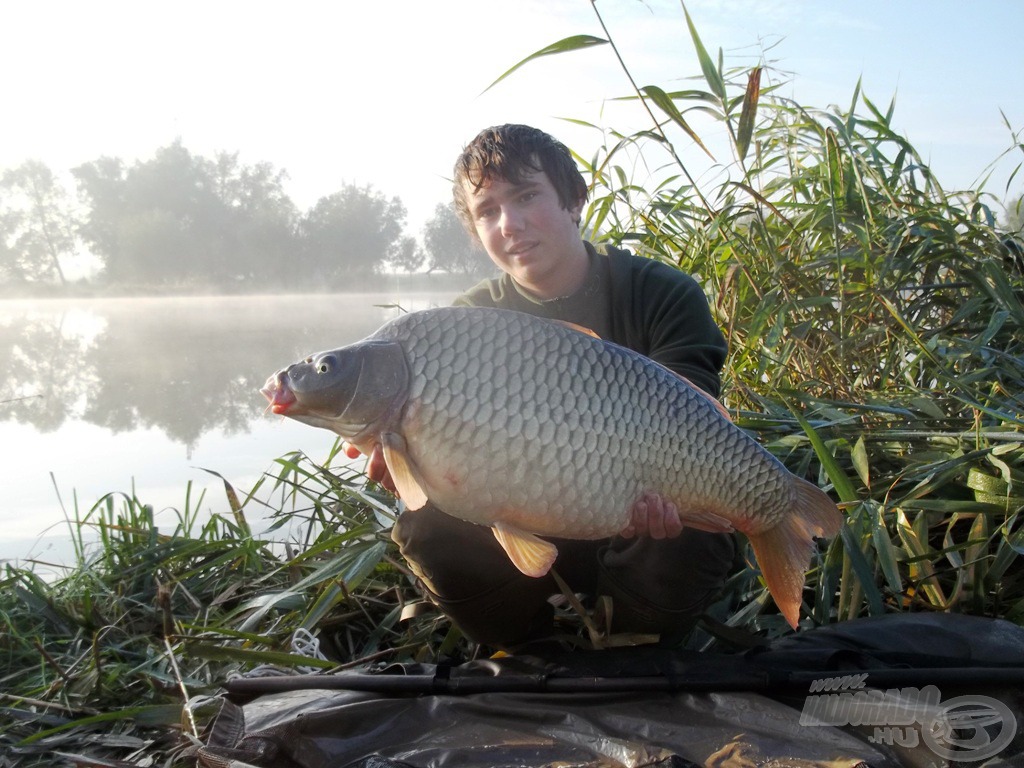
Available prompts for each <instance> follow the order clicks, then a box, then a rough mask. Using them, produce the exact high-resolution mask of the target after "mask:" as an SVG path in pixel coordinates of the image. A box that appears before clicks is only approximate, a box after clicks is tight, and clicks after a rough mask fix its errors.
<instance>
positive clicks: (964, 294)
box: [577, 7, 1024, 628]
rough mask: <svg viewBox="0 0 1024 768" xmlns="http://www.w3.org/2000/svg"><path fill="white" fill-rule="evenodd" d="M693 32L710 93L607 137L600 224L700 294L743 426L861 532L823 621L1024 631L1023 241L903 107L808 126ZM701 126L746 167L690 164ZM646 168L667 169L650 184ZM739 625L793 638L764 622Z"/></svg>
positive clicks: (867, 105)
mask: <svg viewBox="0 0 1024 768" xmlns="http://www.w3.org/2000/svg"><path fill="white" fill-rule="evenodd" d="M595 12H597V8H596V7H595ZM686 18H687V23H688V26H689V34H690V37H691V42H692V43H693V46H694V48H695V50H696V52H697V56H698V60H699V62H700V66H701V71H702V76H703V80H704V84H705V86H706V90H701V89H694V90H689V91H677V92H674V93H668V92H666V91H664V90H662V89H660V88H657V87H655V86H645V87H637V88H636V89H635V93H634V95H633V96H631V97H626V98H627V99H630V100H632V101H635V102H637V103H639V104H642V105H643V106H644V107H645V111H646V113H647V114H648V115H650V117H651V120H652V122H651V124H650V125H649V126H647V127H644V128H643V129H641V130H637V131H633V132H632V133H625V132H621V131H615V130H606V131H605V136H606V137H607V139H608V140H606V141H605V142H604V145H603V147H602V149H601V150H599V151H598V152H597V153H596V154H595V156H594V157H593V158H591V159H590V160H589V161H587V160H584V161H583V162H584V166H585V167H586V169H587V171H588V172H589V174H590V186H591V190H592V201H591V204H590V207H589V210H588V212H587V216H588V219H587V222H586V225H585V226H587V228H589V229H592V230H601V231H603V232H604V233H605V234H606V236H607V237H608V238H609V239H611V240H612V241H615V242H618V243H625V244H627V245H630V246H631V247H633V248H634V249H635V250H637V251H638V252H640V253H642V254H644V255H646V256H649V257H651V258H656V259H661V260H663V261H666V262H669V263H671V264H674V265H676V266H678V267H679V268H681V269H684V270H686V271H687V272H690V273H693V274H695V275H696V276H698V278H699V279H700V280H701V282H702V284H703V285H704V286H705V288H706V290H707V292H708V295H709V297H710V299H711V302H712V305H713V309H714V311H715V312H716V314H717V317H718V319H719V321H720V324H721V326H722V327H723V329H725V331H726V334H727V336H728V340H729V345H730V357H729V360H728V363H727V369H726V383H727V392H726V400H727V403H728V405H729V407H730V408H731V410H732V411H733V413H734V414H736V420H737V423H739V424H740V425H741V426H743V427H745V428H748V429H750V430H751V431H753V432H756V433H758V434H759V435H760V436H761V437H762V439H763V440H764V442H765V443H766V445H768V447H769V448H770V449H771V450H772V451H773V452H775V453H776V455H778V456H779V457H780V458H782V459H783V460H784V461H786V463H787V464H788V465H789V466H790V467H791V468H792V469H793V470H794V471H796V472H798V473H803V474H809V475H810V476H812V477H817V478H818V479H819V481H820V482H821V484H822V485H823V486H824V487H826V488H830V489H831V490H832V491H833V492H834V494H835V495H836V497H837V498H838V500H839V501H840V502H841V505H842V507H843V508H844V510H845V512H846V515H847V525H846V527H845V528H844V531H843V534H842V536H840V537H837V538H836V539H835V540H834V541H832V542H831V543H830V544H829V547H828V549H827V550H826V551H825V552H824V553H823V559H822V562H821V566H820V567H819V568H818V569H816V570H815V571H814V572H813V573H812V574H811V577H810V579H809V585H808V590H807V594H808V601H807V604H806V606H805V607H806V610H807V614H808V616H809V618H810V619H811V620H813V621H814V622H820V623H828V622H832V621H837V620H843V619H849V618H854V617H856V616H860V615H873V614H878V613H883V612H886V611H899V610H907V609H911V610H916V609H927V610H941V611H964V612H970V613H978V614H982V615H989V616H1002V617H1006V618H1010V619H1011V620H1014V621H1017V622H1020V621H1022V620H1024V584H1022V577H1021V576H1020V575H1018V574H1020V573H1021V568H1020V565H1021V564H1020V562H1019V561H1018V559H1017V558H1018V556H1019V555H1020V554H1021V552H1022V550H1021V546H1020V545H1021V538H1020V536H1021V534H1020V523H1021V520H1020V518H1021V514H1022V510H1024V492H1022V491H1021V482H1022V480H1024V432H1022V429H1021V428H1022V426H1024V416H1022V414H1024V398H1022V397H1021V392H1022V391H1024V306H1022V300H1024V279H1022V271H1021V267H1022V264H1021V262H1020V260H1019V253H1020V251H1019V249H1014V247H1013V244H1012V242H1010V241H1009V239H1008V237H1009V235H1010V234H1011V233H1008V232H1006V231H1000V229H999V228H998V227H997V226H996V223H995V217H994V216H993V215H992V212H991V210H990V208H989V205H988V204H987V202H986V195H985V194H984V192H983V191H982V189H978V190H973V191H969V192H958V193H955V194H953V193H947V192H946V191H945V190H944V189H943V188H942V186H941V185H940V184H939V182H938V180H937V179H936V178H934V176H933V174H932V173H931V170H930V169H929V168H928V166H927V165H926V164H925V162H924V161H923V160H922V158H921V157H920V156H919V155H918V153H917V152H916V151H915V150H914V148H913V146H912V145H911V143H910V142H909V141H908V140H907V139H905V138H904V137H902V136H900V135H898V134H897V133H896V131H895V130H894V129H893V127H892V125H893V113H894V110H895V105H894V104H890V105H889V106H888V108H887V109H885V110H881V109H879V108H878V107H877V106H876V105H875V104H874V103H873V102H872V101H871V100H870V99H869V98H868V97H867V96H865V95H863V94H862V93H861V90H860V86H859V85H858V86H857V88H856V89H855V91H854V95H853V98H852V100H851V107H850V109H849V110H846V111H843V110H839V109H836V108H832V109H829V110H817V109H812V108H807V107H803V106H800V105H799V104H796V103H794V102H792V101H790V100H788V99H784V98H781V97H779V96H777V95H776V93H775V92H776V91H777V90H778V89H777V86H770V87H766V88H763V87H762V81H763V80H764V78H765V73H766V72H769V71H770V70H769V69H768V67H767V65H762V66H758V67H754V68H753V69H751V70H750V71H744V70H726V69H725V68H724V64H723V63H722V60H721V56H720V57H719V60H718V61H716V60H715V59H714V58H713V57H712V56H711V55H710V54H709V53H708V51H707V49H706V48H705V46H704V44H703V42H702V41H701V39H700V37H699V35H698V32H697V29H696V27H695V25H694V24H693V21H692V19H691V18H690V16H689V14H688V13H687V14H686ZM609 38H610V36H609ZM609 42H611V40H609ZM612 44H613V45H614V43H612ZM620 61H621V58H620ZM624 66H625V65H624ZM630 81H631V82H632V78H631V77H630ZM695 114H699V115H700V116H701V119H702V120H704V121H709V120H710V121H711V124H712V128H711V129H709V130H710V131H711V132H713V133H715V134H722V133H723V130H722V128H724V135H726V136H728V137H729V142H730V146H729V148H728V149H729V150H730V151H731V153H732V158H733V159H732V161H731V162H728V163H724V162H721V161H718V162H716V163H714V164H712V166H711V168H709V169H701V170H700V171H695V170H693V167H692V166H693V163H695V162H696V161H693V163H691V162H690V161H686V162H684V160H683V159H682V158H683V157H684V156H686V157H690V156H695V157H697V158H700V157H701V153H699V152H696V153H695V152H692V151H690V147H693V146H694V145H695V146H696V147H697V148H698V149H700V150H702V152H704V153H706V154H710V153H708V152H707V148H706V147H705V143H704V142H702V141H701V140H700V138H699V136H697V135H695V134H694V129H693V127H692V120H689V121H688V116H691V115H695ZM656 115H660V117H658V116H656ZM577 122H578V121H577ZM717 126H721V127H717ZM595 130H597V128H596V127H595ZM716 151H717V147H716ZM659 157H663V158H664V162H659V160H658V158H659ZM637 158H642V163H640V162H638V160H637ZM646 168H657V169H658V171H657V172H656V173H655V174H653V175H651V176H650V177H649V178H646V179H643V180H642V181H637V179H638V177H639V176H640V174H641V173H643V172H644V169H646ZM695 178H702V179H705V178H712V179H714V181H713V182H712V183H710V184H709V183H705V184H702V185H698V184H696V183H695V182H694V179H695ZM734 587H735V590H734V593H733V594H732V596H731V599H732V602H731V603H729V606H730V608H731V609H732V610H734V611H735V610H736V609H738V608H739V607H740V606H748V607H749V606H751V605H753V604H754V603H751V602H750V600H752V599H754V598H758V597H760V598H762V599H763V591H762V588H761V587H760V584H759V583H758V581H757V575H756V573H755V572H750V573H746V574H740V575H739V576H738V577H737V580H736V582H735V584H734ZM760 610H761V608H760V607H758V608H757V609H756V611H760ZM729 621H730V623H733V624H746V625H747V626H748V628H754V627H762V628H774V627H778V626H780V625H779V623H778V622H777V620H776V617H772V616H765V617H762V618H760V619H759V618H756V616H754V615H753V614H751V612H750V610H740V611H739V612H734V613H732V614H731V615H730V616H729Z"/></svg>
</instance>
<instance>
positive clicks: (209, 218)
mask: <svg viewBox="0 0 1024 768" xmlns="http://www.w3.org/2000/svg"><path fill="white" fill-rule="evenodd" d="M72 173H73V174H74V175H75V177H76V178H77V180H78V184H79V191H80V193H81V195H82V197H83V199H85V200H86V201H87V202H88V205H89V211H90V213H89V216H88V218H87V220H86V221H85V223H84V224H83V226H82V233H83V236H84V237H85V238H87V239H88V241H89V242H90V243H91V245H92V248H93V251H94V253H95V254H96V255H97V256H99V257H101V258H102V259H103V261H104V263H105V265H106V276H107V278H108V280H110V281H111V282H121V283H137V284H143V285H153V284H168V285H189V284H191V285H206V286H213V287H218V288H232V289H235V288H236V287H237V286H239V285H240V284H246V283H248V284H250V285H253V284H265V283H270V284H273V285H275V286H276V285H279V284H280V282H281V280H282V279H283V278H284V277H286V276H289V275H292V274H293V272H294V269H293V264H292V263H291V260H290V259H289V255H290V254H291V253H293V252H294V250H295V247H296V243H295V223H296V219H297V213H296V209H295V206H294V205H293V204H292V202H291V200H290V199H289V198H288V196H287V195H286V194H285V192H284V189H283V179H284V178H285V174H284V173H283V172H279V171H276V170H275V169H274V168H273V166H271V165H269V164H266V163H262V164H258V165H256V166H244V165H242V164H241V163H239V161H238V156H237V154H229V153H220V154H218V155H216V156H215V158H214V159H213V160H210V159H207V158H204V157H202V156H199V155H193V154H192V153H191V152H189V151H188V149H186V148H185V147H184V146H182V144H181V142H180V141H179V142H174V143H173V144H171V145H169V146H167V147H162V148H161V149H158V150H157V151H156V154H155V155H154V157H153V158H152V159H151V160H146V161H140V162H137V163H136V164H135V165H133V166H132V167H130V168H129V167H126V166H125V165H124V163H122V162H121V161H120V160H117V159H112V158H100V159H99V160H97V161H94V162H92V163H86V164H85V165H82V166H79V167H78V168H76V169H74V170H73V171H72Z"/></svg>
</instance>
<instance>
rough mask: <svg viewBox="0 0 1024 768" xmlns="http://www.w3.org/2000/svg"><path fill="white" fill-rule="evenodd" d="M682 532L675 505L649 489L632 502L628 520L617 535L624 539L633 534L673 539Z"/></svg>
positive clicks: (631, 536)
mask: <svg viewBox="0 0 1024 768" xmlns="http://www.w3.org/2000/svg"><path fill="white" fill-rule="evenodd" d="M682 532H683V523H682V521H681V520H680V519H679V510H678V509H676V505H675V504H673V503H672V502H671V501H669V500H668V499H666V498H665V497H664V496H659V495H658V494H656V493H652V492H650V491H648V492H646V493H644V494H643V495H642V496H641V497H640V498H639V499H637V500H636V501H635V502H633V506H632V508H631V509H630V510H629V522H628V523H626V527H625V528H623V529H622V530H621V531H620V532H619V535H620V536H622V537H623V538H626V539H631V538H633V537H634V536H649V537H650V538H652V539H674V538H675V537H676V536H678V535H679V534H680V533H682Z"/></svg>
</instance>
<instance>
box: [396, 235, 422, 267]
mask: <svg viewBox="0 0 1024 768" xmlns="http://www.w3.org/2000/svg"><path fill="white" fill-rule="evenodd" d="M425 260H426V255H425V254H424V253H423V249H422V248H420V246H419V243H417V242H416V238H415V237H409V236H405V237H402V238H401V239H400V240H398V241H397V242H396V243H395V246H394V247H393V248H392V249H391V255H390V256H389V257H388V264H389V265H390V266H392V267H394V268H395V269H401V270H403V271H405V272H415V271H416V270H417V269H419V268H420V267H422V266H423V262H424V261H425Z"/></svg>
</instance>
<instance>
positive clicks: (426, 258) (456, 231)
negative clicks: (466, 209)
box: [0, 141, 491, 293]
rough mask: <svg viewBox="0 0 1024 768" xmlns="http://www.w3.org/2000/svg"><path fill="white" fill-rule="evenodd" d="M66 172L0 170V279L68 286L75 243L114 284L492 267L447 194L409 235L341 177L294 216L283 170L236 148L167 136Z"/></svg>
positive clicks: (313, 282)
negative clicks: (166, 141)
mask: <svg viewBox="0 0 1024 768" xmlns="http://www.w3.org/2000/svg"><path fill="white" fill-rule="evenodd" d="M70 173H71V177H72V179H73V181H74V184H75V187H76V189H75V194H72V193H71V192H69V190H68V189H67V187H66V186H65V185H64V184H63V183H62V182H61V181H60V180H59V179H58V177H57V176H56V175H55V174H54V173H53V171H52V170H51V169H50V168H49V167H48V166H47V165H46V164H44V163H42V162H40V161H38V160H29V161H26V162H24V163H22V164H21V165H20V166H18V167H16V168H10V169H7V170H5V171H3V173H2V174H0V287H7V288H10V287H16V288H17V287H21V288H31V287H33V286H36V287H41V286H52V285H60V286H66V285H68V284H69V282H70V280H69V278H68V276H67V267H68V265H70V264H72V263H73V262H74V260H75V259H76V258H79V257H81V256H82V255H83V254H85V253H89V254H91V255H92V257H93V259H94V260H95V261H96V262H98V265H99V269H98V272H97V273H96V274H95V276H94V277H92V278H91V281H92V282H94V283H97V284H99V285H101V286H105V287H111V288H121V289H125V290H131V289H139V288H154V289H162V290H175V289H184V290H218V291H229V292H254V293H258V292H267V291H281V290H338V289H343V288H346V287H352V286H354V285H360V284H367V283H369V284H372V280H373V277H374V276H375V275H380V274H382V273H384V272H389V271H393V270H403V271H409V272H413V271H419V270H426V271H439V272H449V273H458V274H460V275H474V274H487V273H488V272H489V271H490V269H491V265H490V262H489V261H488V259H487V257H486V255H485V254H484V252H483V250H482V249H481V248H480V247H479V246H478V245H477V244H476V243H474V241H473V240H472V239H471V238H470V237H469V236H468V235H467V234H466V233H465V231H464V229H463V228H462V225H461V224H460V223H459V221H458V218H457V217H456V215H455V212H454V208H453V207H452V205H451V204H450V203H449V204H443V203H442V204H438V206H437V207H436V208H435V211H434V215H433V217H432V218H431V219H429V220H428V221H427V223H426V224H425V226H424V228H423V231H422V233H421V235H422V238H421V240H422V241H419V240H417V239H416V238H415V237H413V236H412V235H409V234H408V233H407V232H406V215H407V214H406V209H405V206H404V204H403V203H402V201H401V199H400V198H399V197H388V196H386V195H385V194H383V193H382V192H380V191H378V190H375V189H374V188H373V187H372V186H359V185H356V184H346V185H344V186H343V187H342V188H341V189H339V190H338V191H337V192H334V193H332V194H330V195H327V196H325V197H322V198H320V199H319V200H318V201H317V202H316V204H315V205H314V206H313V207H312V208H311V209H310V210H308V211H305V212H302V211H300V210H299V209H298V208H297V206H296V205H295V203H294V202H292V200H291V198H290V197H289V196H288V194H287V192H286V191H285V181H286V180H287V173H286V172H285V171H283V170H279V169H277V168H275V167H274V166H273V165H272V164H270V163H256V164H255V165H246V164H244V163H242V162H240V161H239V158H238V153H230V152H219V153H217V154H216V155H215V156H214V157H212V158H208V157H204V156H202V155H198V154H193V153H192V152H190V151H189V150H188V149H187V148H186V147H184V146H183V145H182V143H181V142H180V141H175V142H174V143H172V144H170V145H168V146H165V147H161V148H159V149H158V150H157V151H156V152H155V154H154V155H153V157H152V158H149V159H146V160H139V161H137V162H135V163H133V164H128V163H125V162H124V161H123V160H121V159H119V158H115V157H101V158H99V159H97V160H94V161H92V162H88V163H84V164H82V165H80V166H77V167H75V168H72V169H71V171H70Z"/></svg>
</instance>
